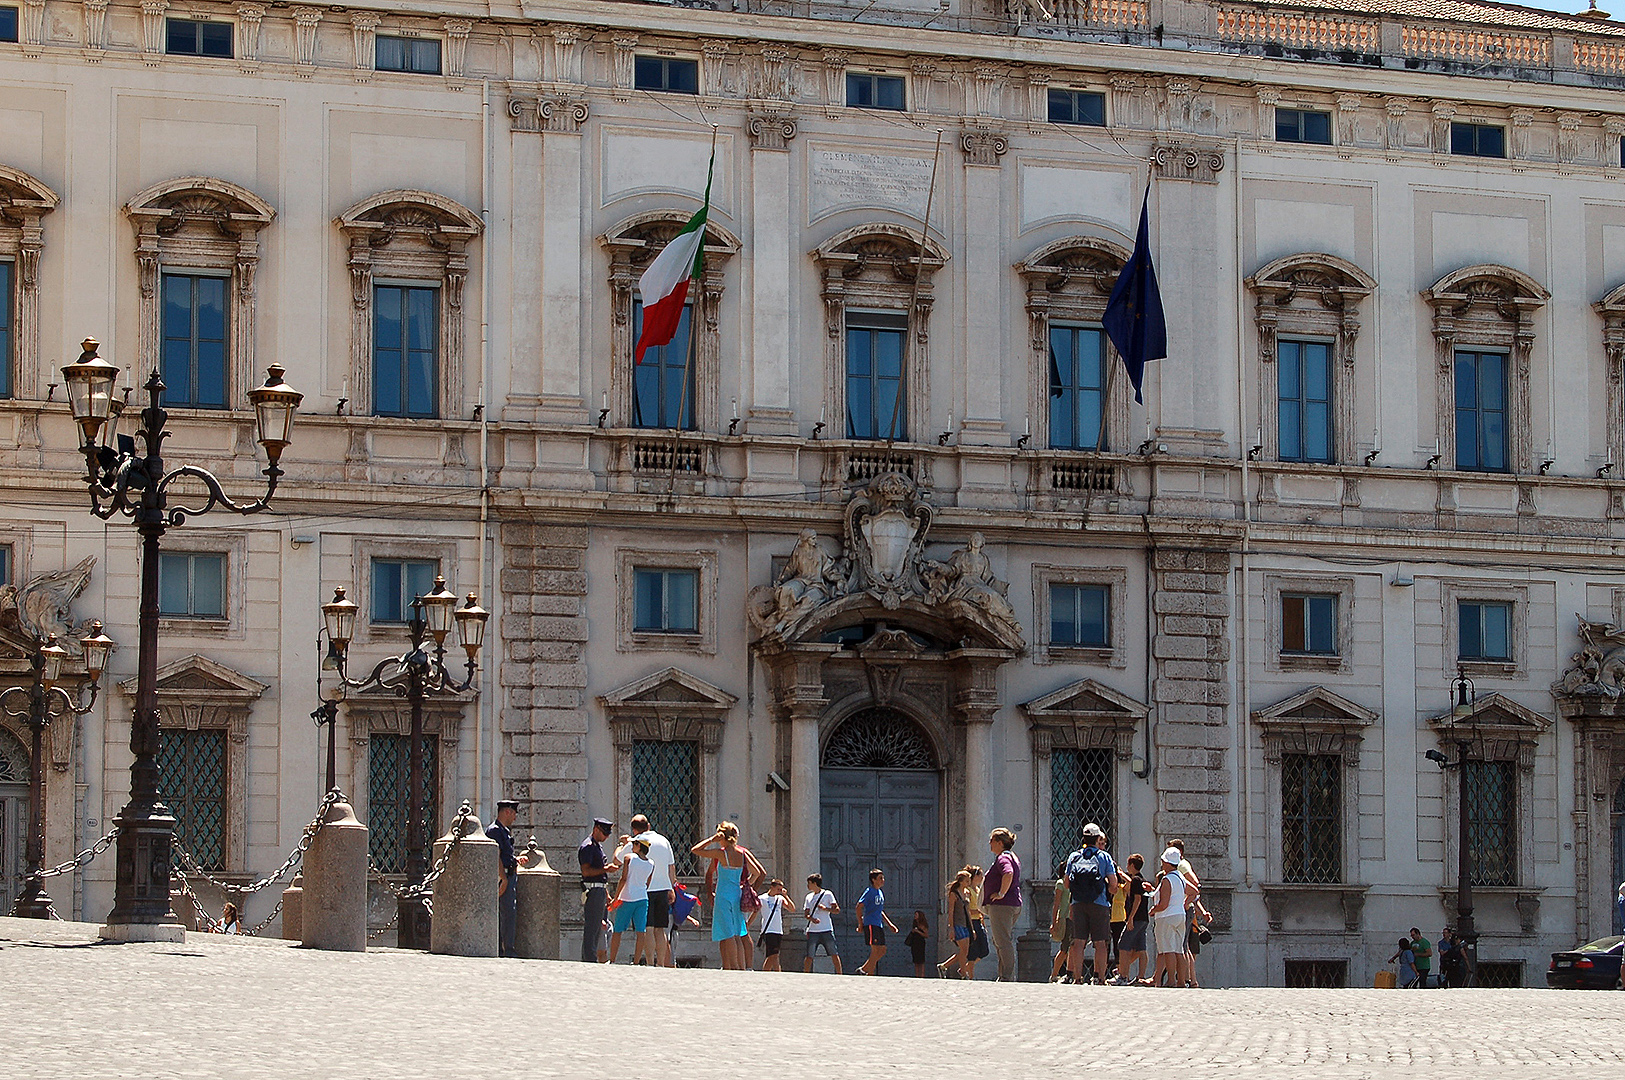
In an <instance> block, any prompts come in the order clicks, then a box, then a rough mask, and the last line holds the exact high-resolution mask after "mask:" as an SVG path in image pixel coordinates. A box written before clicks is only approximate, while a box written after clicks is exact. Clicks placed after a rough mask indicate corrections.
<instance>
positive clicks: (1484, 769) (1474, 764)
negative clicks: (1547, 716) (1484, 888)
mask: <svg viewBox="0 0 1625 1080" xmlns="http://www.w3.org/2000/svg"><path fill="white" fill-rule="evenodd" d="M1513 769H1514V764H1513V763H1512V762H1510V761H1469V762H1467V763H1466V775H1465V777H1464V780H1465V795H1466V799H1467V856H1468V865H1470V866H1471V867H1472V879H1473V884H1474V885H1516V884H1517V883H1518V869H1517V851H1516V846H1517V845H1516V839H1517V833H1516V829H1515V827H1514V825H1513V811H1514V803H1515V802H1516V800H1517V790H1518V789H1517V776H1516V774H1515V773H1514V772H1513Z"/></svg>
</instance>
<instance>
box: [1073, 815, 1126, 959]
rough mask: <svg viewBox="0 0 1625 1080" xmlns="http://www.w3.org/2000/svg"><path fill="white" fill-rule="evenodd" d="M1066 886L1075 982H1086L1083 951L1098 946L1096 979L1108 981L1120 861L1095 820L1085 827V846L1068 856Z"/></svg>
mask: <svg viewBox="0 0 1625 1080" xmlns="http://www.w3.org/2000/svg"><path fill="white" fill-rule="evenodd" d="M1066 886H1067V889H1068V890H1069V891H1070V892H1071V893H1072V955H1071V960H1070V962H1069V963H1068V965H1067V966H1068V969H1069V970H1070V971H1071V974H1072V981H1073V982H1074V983H1081V982H1084V981H1086V980H1085V979H1084V975H1083V951H1084V948H1085V945H1086V944H1092V945H1093V946H1094V947H1095V982H1098V983H1104V982H1105V981H1106V961H1107V959H1108V958H1109V953H1110V949H1111V940H1112V894H1113V893H1115V892H1116V891H1117V864H1116V863H1114V862H1112V857H1111V856H1110V855H1108V854H1106V832H1105V830H1104V829H1102V828H1101V827H1100V826H1099V825H1096V824H1095V823H1094V822H1092V821H1091V822H1090V823H1089V824H1087V825H1085V826H1084V827H1083V847H1081V848H1079V849H1078V850H1077V851H1074V852H1073V853H1072V854H1071V855H1068V856H1067V859H1066Z"/></svg>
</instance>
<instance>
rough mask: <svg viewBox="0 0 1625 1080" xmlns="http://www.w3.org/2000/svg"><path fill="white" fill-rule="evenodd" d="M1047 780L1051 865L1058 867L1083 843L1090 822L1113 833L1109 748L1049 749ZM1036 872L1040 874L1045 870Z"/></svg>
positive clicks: (1110, 754) (1110, 757) (1110, 833)
mask: <svg viewBox="0 0 1625 1080" xmlns="http://www.w3.org/2000/svg"><path fill="white" fill-rule="evenodd" d="M1049 780H1050V786H1049V791H1050V795H1049V829H1050V836H1049V850H1050V865H1052V866H1059V865H1061V864H1063V863H1065V862H1066V857H1067V856H1068V855H1069V854H1071V853H1072V852H1073V851H1074V850H1076V849H1077V847H1078V845H1080V844H1081V843H1083V827H1084V826H1085V825H1087V824H1089V823H1090V822H1094V823H1095V824H1096V825H1099V826H1100V827H1101V828H1102V829H1104V830H1105V832H1106V835H1107V836H1108V837H1110V836H1111V835H1112V817H1113V815H1112V805H1113V803H1112V751H1111V750H1109V749H1106V748H1103V747H1091V748H1089V749H1085V750H1070V749H1068V750H1062V749H1056V750H1052V751H1050V756H1049ZM1035 873H1036V874H1037V875H1038V876H1040V877H1042V876H1043V874H1044V873H1045V871H1044V870H1037V871H1035Z"/></svg>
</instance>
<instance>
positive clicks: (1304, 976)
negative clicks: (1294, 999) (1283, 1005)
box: [1286, 960, 1349, 990]
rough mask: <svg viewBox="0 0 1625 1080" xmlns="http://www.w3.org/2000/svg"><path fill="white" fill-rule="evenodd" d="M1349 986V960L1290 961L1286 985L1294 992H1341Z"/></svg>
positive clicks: (1287, 965) (1287, 966) (1287, 963)
mask: <svg viewBox="0 0 1625 1080" xmlns="http://www.w3.org/2000/svg"><path fill="white" fill-rule="evenodd" d="M1348 984H1349V962H1348V961H1347V960H1288V961H1287V962H1286V985H1287V988H1288V989H1292V990H1340V989H1342V988H1343V987H1345V986H1347V985H1348Z"/></svg>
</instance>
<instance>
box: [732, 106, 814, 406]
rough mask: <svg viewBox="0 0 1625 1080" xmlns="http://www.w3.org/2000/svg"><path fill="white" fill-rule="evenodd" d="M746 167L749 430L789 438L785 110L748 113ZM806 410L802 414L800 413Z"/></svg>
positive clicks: (790, 128) (791, 128)
mask: <svg viewBox="0 0 1625 1080" xmlns="http://www.w3.org/2000/svg"><path fill="white" fill-rule="evenodd" d="M747 130H748V132H749V133H750V146H751V155H750V166H751V174H752V175H751V226H750V227H751V237H752V241H753V243H752V245H751V246H752V248H753V249H754V250H753V252H752V258H751V270H750V282H751V284H750V287H751V304H750V320H751V358H752V359H751V363H750V364H748V365H746V369H747V370H748V371H749V372H750V376H749V377H750V380H751V383H750V386H749V388H748V389H747V388H745V387H741V388H740V389H741V390H742V391H744V393H745V394H747V395H748V396H747V400H748V401H749V403H750V404H749V407H748V411H747V415H748V417H749V418H750V430H751V431H753V432H759V433H772V434H793V433H794V432H795V430H796V424H795V417H794V414H793V413H792V412H791V411H790V306H791V289H790V278H791V270H792V268H793V266H792V262H793V260H792V258H791V255H790V229H791V224H792V221H793V219H794V216H795V215H793V214H792V213H791V212H790V154H789V142H790V140H791V139H793V138H795V134H796V122H795V121H794V120H792V119H791V118H790V117H789V116H788V115H785V112H784V111H781V110H778V109H767V110H764V111H762V112H759V113H753V114H752V115H751V117H750V119H749V122H748V124H747ZM805 411H806V410H805V409H804V410H803V412H805Z"/></svg>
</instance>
